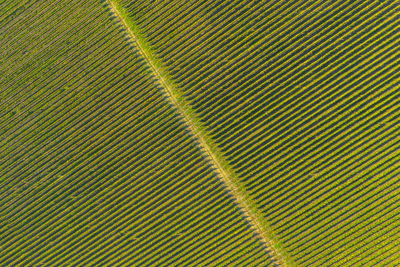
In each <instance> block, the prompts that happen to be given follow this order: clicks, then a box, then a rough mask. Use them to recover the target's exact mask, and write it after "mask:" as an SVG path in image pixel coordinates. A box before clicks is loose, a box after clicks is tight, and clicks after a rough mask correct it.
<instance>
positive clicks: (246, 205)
mask: <svg viewBox="0 0 400 267" xmlns="http://www.w3.org/2000/svg"><path fill="white" fill-rule="evenodd" d="M107 2H108V4H109V5H110V7H111V11H112V13H113V14H114V15H115V16H116V17H117V18H118V19H119V21H120V22H121V24H122V25H123V26H124V28H125V29H126V30H127V32H128V33H129V36H130V37H131V39H132V41H133V42H134V43H135V44H136V47H137V48H138V51H139V53H140V54H141V55H142V56H143V58H145V60H146V62H147V63H148V64H149V66H150V67H151V69H152V71H153V72H154V75H155V76H156V78H157V80H158V81H159V82H160V84H161V85H162V87H163V88H164V89H165V92H166V93H167V96H168V99H169V100H170V101H171V103H172V104H173V105H174V106H175V107H176V108H177V109H178V111H179V112H180V114H181V115H182V117H183V119H184V121H185V122H186V125H187V127H188V128H189V129H190V131H191V132H192V134H193V138H194V139H196V141H197V142H198V144H199V146H200V148H201V150H202V151H204V152H205V154H206V156H207V158H208V160H209V162H210V163H211V164H212V165H213V167H214V168H215V170H216V172H217V173H218V176H219V177H220V179H222V180H223V182H224V183H225V185H226V186H227V188H228V189H229V190H230V192H231V193H232V196H233V197H234V199H235V201H236V203H237V204H238V205H239V207H240V208H241V210H242V211H243V212H244V215H245V216H246V217H247V220H248V221H249V223H250V224H251V225H252V226H253V228H254V229H255V230H256V232H257V233H258V234H259V236H260V237H261V240H262V241H263V242H264V244H265V246H266V249H267V250H268V251H269V253H270V254H272V255H271V256H272V257H273V259H274V260H275V261H276V263H277V264H279V265H281V266H286V264H285V260H284V259H285V257H283V256H282V254H281V253H280V252H279V251H278V250H277V249H276V246H275V245H274V242H273V241H272V240H271V239H270V238H269V237H268V235H267V234H266V231H265V229H264V227H263V226H262V223H261V221H262V218H261V216H260V215H258V214H256V213H255V212H253V211H252V209H251V203H250V201H249V199H248V198H247V197H246V193H245V192H242V190H240V188H239V187H238V186H237V184H236V182H235V181H234V180H233V179H232V178H230V177H233V175H229V174H228V171H227V170H225V168H224V167H223V166H221V163H220V161H219V160H218V158H217V156H216V155H215V154H214V153H213V152H212V149H211V148H210V146H209V145H208V143H207V141H206V140H205V138H204V136H203V133H201V131H200V130H199V127H197V126H196V124H195V123H194V122H193V120H192V118H191V116H190V115H189V114H188V113H187V112H186V110H185V108H184V107H183V106H182V104H181V103H179V101H178V99H177V97H176V95H175V93H174V90H172V89H171V87H170V85H169V83H168V82H167V81H166V80H165V78H164V77H163V75H161V73H160V71H159V70H158V68H157V67H156V66H155V65H154V63H153V61H152V60H151V58H150V56H149V55H148V53H147V52H146V50H145V49H144V48H143V46H142V45H141V42H140V40H139V39H138V38H137V37H136V35H135V34H134V32H133V31H132V29H131V28H130V27H129V25H128V24H127V22H126V21H125V18H124V17H123V16H122V14H121V13H120V12H119V10H118V8H117V6H116V4H115V3H114V2H113V1H112V0H107Z"/></svg>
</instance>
